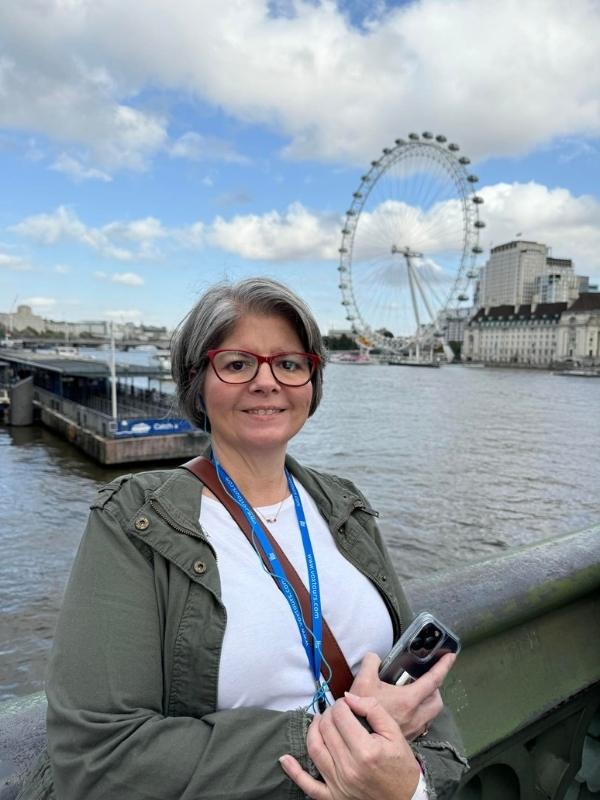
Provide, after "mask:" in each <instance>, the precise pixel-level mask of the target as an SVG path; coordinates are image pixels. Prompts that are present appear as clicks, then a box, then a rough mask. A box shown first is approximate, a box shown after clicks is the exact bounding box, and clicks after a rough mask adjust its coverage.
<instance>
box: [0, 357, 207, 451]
mask: <svg viewBox="0 0 600 800" xmlns="http://www.w3.org/2000/svg"><path fill="white" fill-rule="evenodd" d="M0 371H1V376H0V378H1V379H0V384H4V385H5V386H6V387H7V388H8V393H9V396H10V406H9V411H8V422H9V424H11V425H15V426H23V425H31V424H33V423H34V422H36V421H39V422H41V423H42V424H43V425H45V426H46V427H48V428H50V429H52V430H54V431H55V432H57V433H58V434H60V435H61V436H62V437H63V438H65V439H67V441H69V442H71V443H72V444H74V445H76V446H77V447H79V448H80V449H81V450H83V451H84V452H85V453H86V454H87V455H89V456H91V457H92V458H93V459H95V460H96V461H98V462H100V463H101V464H107V465H111V464H124V463H128V462H129V463H131V462H141V461H159V460H171V459H182V458H186V457H190V456H193V455H195V454H196V453H197V451H198V438H199V437H203V436H204V434H203V433H202V432H201V431H198V430H196V429H194V428H193V427H192V426H191V425H190V423H189V422H188V421H187V420H185V419H183V418H181V417H180V416H179V415H178V413H177V411H176V409H175V407H174V398H173V397H172V396H171V395H168V394H166V393H164V392H163V391H162V383H163V382H164V381H165V380H167V379H168V375H167V373H166V372H165V371H164V370H163V369H161V367H160V366H158V365H152V366H142V365H138V364H115V368H114V373H113V374H112V375H111V367H110V365H109V364H108V363H106V362H105V361H101V360H98V359H95V358H72V357H65V356H60V355H55V354H51V353H50V354H47V353H44V354H41V353H32V352H23V351H14V350H0ZM139 379H146V385H145V386H141V385H140V383H143V380H142V381H141V382H140V380H139Z"/></svg>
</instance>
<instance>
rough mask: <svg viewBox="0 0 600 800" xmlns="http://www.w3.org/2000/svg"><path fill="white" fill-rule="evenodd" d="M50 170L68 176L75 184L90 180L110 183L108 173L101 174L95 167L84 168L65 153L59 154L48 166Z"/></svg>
mask: <svg viewBox="0 0 600 800" xmlns="http://www.w3.org/2000/svg"><path fill="white" fill-rule="evenodd" d="M50 169H53V170H55V171H56V172H62V173H64V174H65V175H68V176H69V177H70V178H72V179H73V180H74V181H75V183H81V181H90V180H95V181H104V182H105V183H109V182H110V181H112V178H111V176H110V175H109V174H108V173H106V172H103V171H102V170H100V169H96V168H95V167H84V166H83V164H82V163H81V162H80V161H78V160H77V159H76V158H73V157H72V156H69V155H67V154H66V153H61V154H60V156H59V157H58V158H57V159H56V161H55V162H54V163H53V164H52V165H51V166H50Z"/></svg>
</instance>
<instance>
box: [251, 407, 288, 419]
mask: <svg viewBox="0 0 600 800" xmlns="http://www.w3.org/2000/svg"><path fill="white" fill-rule="evenodd" d="M284 410H285V409H283V408H246V409H245V413H246V414H254V415H256V416H259V417H266V416H273V415H274V414H281V412H282V411H284Z"/></svg>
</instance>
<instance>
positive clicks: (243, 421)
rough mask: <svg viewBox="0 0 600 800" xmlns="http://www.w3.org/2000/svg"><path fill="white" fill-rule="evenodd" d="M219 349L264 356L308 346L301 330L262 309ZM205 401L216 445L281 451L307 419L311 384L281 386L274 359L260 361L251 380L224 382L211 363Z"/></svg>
mask: <svg viewBox="0 0 600 800" xmlns="http://www.w3.org/2000/svg"><path fill="white" fill-rule="evenodd" d="M219 348H223V349H232V350H246V351H249V352H251V353H257V354H258V355H262V356H270V355H273V354H274V353H286V352H287V353H291V352H296V353H298V352H303V351H304V347H303V346H302V342H301V341H300V339H299V337H298V334H297V333H296V331H295V330H294V328H293V327H292V326H291V325H290V323H289V322H288V321H287V320H286V319H285V318H284V317H281V316H278V315H263V314H244V316H243V317H241V318H240V320H239V321H238V322H237V323H236V325H235V327H234V328H233V330H232V331H231V333H230V334H229V335H228V336H227V337H226V338H225V339H224V340H223V341H222V342H221V343H220V345H219ZM203 400H204V407H205V408H206V413H207V415H208V418H209V420H210V427H211V435H212V438H213V442H214V444H215V446H216V447H217V448H218V447H219V446H221V447H226V448H228V449H231V448H233V449H235V450H237V451H239V452H244V451H245V452H248V453H252V452H258V451H261V452H264V451H266V450H273V451H274V452H281V451H282V450H283V451H285V448H286V445H287V443H288V441H289V440H290V439H291V438H292V437H293V436H295V434H296V433H298V431H299V430H300V428H301V427H302V426H303V425H304V423H305V422H306V419H307V417H308V412H309V409H310V404H311V400H312V383H311V382H310V381H309V382H308V383H307V384H305V385H304V386H282V385H281V384H279V383H277V381H276V380H275V378H274V377H273V373H272V372H271V368H270V366H269V364H261V365H260V367H259V370H258V372H257V374H256V376H255V377H254V378H253V379H252V380H251V381H250V382H249V383H241V384H232V383H223V381H221V380H220V379H219V378H218V377H217V375H216V374H215V371H214V369H213V368H212V366H209V367H208V369H207V371H206V374H205V377H204V387H203Z"/></svg>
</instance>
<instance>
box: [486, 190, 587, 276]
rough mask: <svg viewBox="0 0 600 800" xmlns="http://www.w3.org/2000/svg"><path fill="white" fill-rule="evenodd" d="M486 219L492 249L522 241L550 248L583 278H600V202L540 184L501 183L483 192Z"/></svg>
mask: <svg viewBox="0 0 600 800" xmlns="http://www.w3.org/2000/svg"><path fill="white" fill-rule="evenodd" d="M478 194H480V195H481V196H482V197H483V198H484V200H485V204H484V205H483V206H482V218H483V219H484V220H485V221H486V224H487V227H486V229H485V232H484V236H483V237H482V244H483V245H484V246H485V247H486V248H488V247H490V246H492V245H497V244H502V243H503V242H508V241H511V240H513V239H515V237H516V234H517V233H520V234H521V235H520V236H519V238H521V239H529V240H533V241H538V242H541V243H543V244H547V245H549V246H550V247H551V248H552V252H553V255H555V256H556V257H557V258H572V259H573V260H574V261H575V270H576V272H577V273H579V274H595V275H600V258H599V256H598V254H599V253H600V202H599V201H598V200H597V199H596V198H594V197H591V196H590V195H581V196H579V197H575V196H574V195H572V194H571V193H570V192H569V191H568V190H567V189H563V188H554V189H550V188H548V187H547V186H543V185H541V184H539V183H535V182H530V183H512V184H510V183H498V184H495V185H494V186H486V187H483V188H482V189H481V190H480V191H479V192H478Z"/></svg>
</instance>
